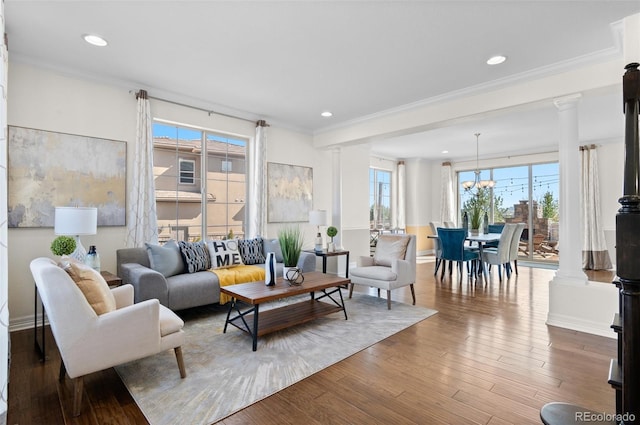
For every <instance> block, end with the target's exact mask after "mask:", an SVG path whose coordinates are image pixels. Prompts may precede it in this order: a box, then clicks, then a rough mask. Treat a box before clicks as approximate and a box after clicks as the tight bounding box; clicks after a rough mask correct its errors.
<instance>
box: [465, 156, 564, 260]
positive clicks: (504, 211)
mask: <svg viewBox="0 0 640 425" xmlns="http://www.w3.org/2000/svg"><path fill="white" fill-rule="evenodd" d="M559 172H560V171H559V166H558V163H557V162H554V163H548V164H529V165H521V166H515V167H504V168H493V169H486V170H481V176H480V177H481V179H482V180H488V179H491V180H493V181H495V186H494V187H493V188H491V189H483V190H480V191H479V192H478V191H477V190H476V189H472V190H470V191H465V190H464V189H462V188H461V186H460V183H461V182H463V181H467V180H473V179H474V177H475V175H474V172H473V171H461V172H459V173H458V182H459V185H458V187H459V188H460V192H459V193H460V197H459V205H460V212H461V214H462V213H463V212H464V211H465V209H469V208H470V205H471V204H472V203H473V202H479V203H480V204H481V205H482V206H483V209H484V211H487V213H488V218H489V222H490V223H525V230H524V233H523V235H522V238H521V241H520V246H519V250H518V252H519V256H520V257H521V258H523V259H529V260H537V261H558V254H559V252H558V249H557V248H556V247H557V244H558V226H559V222H558V211H559V208H560V205H559V198H560V196H559Z"/></svg>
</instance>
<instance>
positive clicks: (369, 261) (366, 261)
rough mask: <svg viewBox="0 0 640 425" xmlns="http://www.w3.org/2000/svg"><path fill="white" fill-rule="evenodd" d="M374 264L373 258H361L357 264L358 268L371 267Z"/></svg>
mask: <svg viewBox="0 0 640 425" xmlns="http://www.w3.org/2000/svg"><path fill="white" fill-rule="evenodd" d="M373 264H374V263H373V257H365V256H360V257H358V260H357V262H356V267H371V266H373Z"/></svg>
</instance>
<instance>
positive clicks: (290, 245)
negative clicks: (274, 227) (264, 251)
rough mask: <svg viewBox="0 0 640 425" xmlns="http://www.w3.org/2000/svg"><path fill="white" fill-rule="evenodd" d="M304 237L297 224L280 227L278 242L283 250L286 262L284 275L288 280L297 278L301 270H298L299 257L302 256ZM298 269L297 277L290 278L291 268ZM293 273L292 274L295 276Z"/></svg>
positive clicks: (283, 257)
mask: <svg viewBox="0 0 640 425" xmlns="http://www.w3.org/2000/svg"><path fill="white" fill-rule="evenodd" d="M303 241H304V238H303V236H302V232H301V231H300V228H299V227H297V226H295V227H293V226H287V227H283V228H282V229H280V231H279V232H278V242H280V249H281V250H282V259H283V262H284V270H283V276H284V278H285V279H287V280H296V279H295V278H297V275H299V274H300V271H299V270H297V267H298V259H299V258H300V252H301V251H302V243H303ZM290 268H292V269H296V273H294V274H293V275H296V276H295V278H293V279H289V276H288V275H289V269H290ZM293 275H292V276H293Z"/></svg>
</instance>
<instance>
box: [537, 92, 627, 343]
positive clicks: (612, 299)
mask: <svg viewBox="0 0 640 425" xmlns="http://www.w3.org/2000/svg"><path fill="white" fill-rule="evenodd" d="M580 97H581V95H580V94H574V95H570V96H565V97H562V98H558V99H555V100H554V102H553V103H554V105H555V106H556V108H558V122H559V141H558V142H559V143H558V145H559V147H558V156H559V158H560V228H559V247H560V261H559V266H558V271H557V272H556V274H555V276H554V278H553V280H551V281H550V282H549V313H548V315H547V324H549V325H553V326H559V327H562V328H568V329H573V330H577V331H581V332H588V333H593V334H597V335H602V336H607V337H610V338H613V337H614V336H615V333H614V332H611V329H610V327H609V326H610V325H611V318H612V317H613V315H614V313H615V312H616V311H617V310H618V294H617V288H616V287H615V286H614V285H611V284H603V283H597V282H589V281H588V279H587V275H586V274H585V273H584V271H583V270H582V226H581V222H580V217H582V203H581V201H580V173H581V170H580V151H579V146H580V140H579V138H578V103H579V100H580Z"/></svg>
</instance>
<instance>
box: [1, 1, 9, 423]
mask: <svg viewBox="0 0 640 425" xmlns="http://www.w3.org/2000/svg"><path fill="white" fill-rule="evenodd" d="M4 29H5V25H4V0H3V1H2V2H1V3H0V35H2V43H0V60H1V62H0V95H1V96H0V424H2V425H4V424H6V423H7V401H8V399H9V394H8V381H9V380H8V375H9V292H8V286H9V278H8V276H9V275H8V272H7V268H8V266H9V261H8V256H9V253H8V245H9V234H8V231H7V211H8V210H7V179H8V173H7V165H8V163H7V69H8V66H9V62H8V53H7V40H6V37H5V36H4V34H5V32H4Z"/></svg>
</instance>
